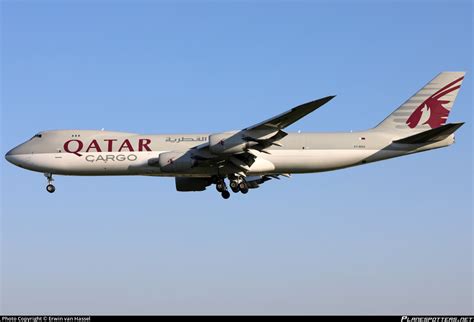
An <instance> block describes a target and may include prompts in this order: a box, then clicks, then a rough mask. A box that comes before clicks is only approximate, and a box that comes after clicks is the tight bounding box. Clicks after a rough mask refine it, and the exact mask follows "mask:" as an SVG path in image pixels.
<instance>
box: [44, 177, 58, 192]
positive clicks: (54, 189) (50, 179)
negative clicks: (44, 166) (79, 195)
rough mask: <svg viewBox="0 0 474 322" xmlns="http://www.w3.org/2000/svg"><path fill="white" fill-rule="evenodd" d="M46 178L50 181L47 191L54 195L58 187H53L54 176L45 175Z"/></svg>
mask: <svg viewBox="0 0 474 322" xmlns="http://www.w3.org/2000/svg"><path fill="white" fill-rule="evenodd" d="M44 176H45V177H46V179H47V180H48V185H47V186H46V191H48V192H49V193H53V192H55V191H56V187H55V186H54V185H53V181H54V179H53V174H52V173H45V174H44Z"/></svg>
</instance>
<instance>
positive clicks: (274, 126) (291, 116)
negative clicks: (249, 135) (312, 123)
mask: <svg viewBox="0 0 474 322" xmlns="http://www.w3.org/2000/svg"><path fill="white" fill-rule="evenodd" d="M334 97H335V96H327V97H324V98H321V99H318V100H315V101H312V102H309V103H306V104H303V105H299V106H297V107H294V108H292V109H291V110H289V111H287V112H285V113H282V114H280V115H277V116H275V117H272V118H271V119H268V120H266V121H263V122H261V123H258V124H256V125H253V126H251V127H248V128H246V129H244V131H254V130H255V131H260V130H267V131H268V130H270V131H276V130H281V129H284V128H285V127H287V126H289V125H291V124H293V123H295V122H296V121H298V120H299V119H301V118H302V117H304V116H306V115H308V114H309V113H311V112H313V111H314V110H316V109H317V108H319V107H321V106H323V105H324V104H326V103H327V102H329V101H330V100H332V99H333V98H334Z"/></svg>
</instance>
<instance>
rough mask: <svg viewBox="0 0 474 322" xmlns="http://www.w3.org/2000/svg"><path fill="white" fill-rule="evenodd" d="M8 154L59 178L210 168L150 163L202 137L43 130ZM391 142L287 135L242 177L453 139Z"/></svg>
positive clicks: (196, 173) (370, 135) (349, 161)
mask: <svg viewBox="0 0 474 322" xmlns="http://www.w3.org/2000/svg"><path fill="white" fill-rule="evenodd" d="M39 135H40V137H38V135H37V136H36V137H34V138H32V139H31V140H29V141H27V142H25V143H23V144H21V145H19V146H18V147H16V148H14V149H12V150H11V151H10V152H9V153H8V154H7V155H6V158H7V159H8V161H10V162H11V163H14V164H15V165H17V166H20V167H22V168H26V169H29V170H33V171H38V172H43V173H51V174H60V175H84V176H87V175H91V176H98V175H153V176H182V177H186V176H189V177H210V176H215V175H218V174H219V171H222V170H220V169H219V168H216V167H207V166H199V165H198V166H193V167H191V168H189V169H187V170H184V171H179V172H164V171H162V169H160V167H158V166H156V165H153V164H152V163H150V160H153V159H156V158H158V156H159V155H160V154H161V153H164V152H170V151H181V152H185V151H189V150H190V149H192V148H193V147H197V146H201V145H205V144H206V143H207V137H208V135H206V134H197V135H195V134H185V135H137V134H131V133H121V132H108V131H79V130H78V131H74V130H67V131H46V132H41V133H40V134H39ZM394 139H397V137H393V135H388V134H386V133H384V132H379V131H374V130H369V131H365V132H353V133H352V132H351V133H291V134H289V135H288V136H287V137H285V138H284V139H282V140H281V147H280V146H274V147H271V148H269V149H268V150H267V153H262V152H258V151H254V152H253V153H254V154H256V155H257V158H256V161H255V162H254V163H253V164H252V165H251V166H250V169H249V171H248V172H247V175H249V176H251V175H265V174H282V173H285V174H286V173H288V174H290V173H311V172H321V171H329V170H335V169H340V168H345V167H350V166H356V165H360V164H364V163H368V162H374V161H379V160H384V159H388V158H393V157H398V156H402V155H406V154H411V153H415V152H421V151H426V150H430V149H434V148H440V147H444V146H448V145H450V144H452V143H453V142H454V135H451V136H449V137H448V138H446V139H445V140H442V141H438V142H436V143H432V144H424V145H416V146H414V145H409V146H408V145H404V144H394V143H392V141H393V140H394Z"/></svg>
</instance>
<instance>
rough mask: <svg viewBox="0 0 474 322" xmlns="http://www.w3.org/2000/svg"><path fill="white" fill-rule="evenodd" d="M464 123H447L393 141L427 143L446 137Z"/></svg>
mask: <svg viewBox="0 0 474 322" xmlns="http://www.w3.org/2000/svg"><path fill="white" fill-rule="evenodd" d="M463 124H464V123H448V124H446V125H442V126H440V127H437V128H434V129H431V130H428V131H424V132H421V133H418V134H415V135H411V136H408V137H406V138H403V139H400V140H395V141H393V143H403V144H418V143H429V142H434V141H441V140H444V139H446V138H447V137H448V136H450V135H451V134H453V133H454V132H455V131H456V130H457V129H459V128H460V127H461V126H462V125H463Z"/></svg>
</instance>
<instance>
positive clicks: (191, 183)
mask: <svg viewBox="0 0 474 322" xmlns="http://www.w3.org/2000/svg"><path fill="white" fill-rule="evenodd" d="M211 183H212V180H211V178H185V177H176V190H177V191H181V192H185V191H204V190H206V188H207V186H209V185H210V184H211Z"/></svg>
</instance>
